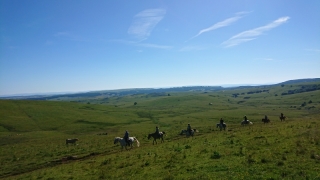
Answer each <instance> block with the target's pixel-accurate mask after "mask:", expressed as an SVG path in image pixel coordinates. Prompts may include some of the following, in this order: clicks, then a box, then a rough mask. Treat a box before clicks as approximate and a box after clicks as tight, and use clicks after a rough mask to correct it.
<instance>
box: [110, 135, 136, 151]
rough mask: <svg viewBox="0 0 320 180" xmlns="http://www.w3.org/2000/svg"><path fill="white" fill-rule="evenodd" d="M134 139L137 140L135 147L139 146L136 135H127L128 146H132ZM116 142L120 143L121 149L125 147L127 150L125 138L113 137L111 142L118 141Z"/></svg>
mask: <svg viewBox="0 0 320 180" xmlns="http://www.w3.org/2000/svg"><path fill="white" fill-rule="evenodd" d="M135 141H137V147H139V146H140V142H139V141H138V139H137V138H136V137H129V146H130V147H131V148H132V147H133V143H134V142H135ZM118 142H119V143H120V145H121V147H122V149H123V147H125V148H126V150H128V149H127V142H126V140H125V139H123V138H121V137H115V138H114V142H113V144H116V143H118Z"/></svg>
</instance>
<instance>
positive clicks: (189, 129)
mask: <svg viewBox="0 0 320 180" xmlns="http://www.w3.org/2000/svg"><path fill="white" fill-rule="evenodd" d="M187 131H188V132H189V134H191V126H190V124H188V127H187Z"/></svg>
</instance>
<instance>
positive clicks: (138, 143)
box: [133, 137, 140, 147]
mask: <svg viewBox="0 0 320 180" xmlns="http://www.w3.org/2000/svg"><path fill="white" fill-rule="evenodd" d="M133 138H134V140H136V141H137V147H139V146H140V142H139V141H138V139H137V138H136V137H133Z"/></svg>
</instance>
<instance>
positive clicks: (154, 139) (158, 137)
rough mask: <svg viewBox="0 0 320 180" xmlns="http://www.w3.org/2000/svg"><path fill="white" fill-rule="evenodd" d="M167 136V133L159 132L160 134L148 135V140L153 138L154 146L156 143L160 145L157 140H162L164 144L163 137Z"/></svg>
mask: <svg viewBox="0 0 320 180" xmlns="http://www.w3.org/2000/svg"><path fill="white" fill-rule="evenodd" d="M165 134H166V133H165V132H159V134H158V133H151V134H148V139H150V138H151V137H153V142H152V143H153V144H154V142H156V144H158V143H157V139H161V143H162V142H164V140H163V136H164V135H165Z"/></svg>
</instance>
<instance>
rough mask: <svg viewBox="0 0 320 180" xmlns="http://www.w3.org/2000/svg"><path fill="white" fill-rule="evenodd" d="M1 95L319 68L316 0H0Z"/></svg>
mask: <svg viewBox="0 0 320 180" xmlns="http://www.w3.org/2000/svg"><path fill="white" fill-rule="evenodd" d="M0 13H1V14H0V95H12V94H22V93H47V92H79V91H92V90H110V89H123V88H152V87H176V86H192V85H208V86H214V85H222V84H268V83H279V82H283V81H287V80H291V79H302V78H319V77H320V23H319V19H320V1H313V0H312V1H304V0H295V1H292V0H269V1H256V0H230V1H219V0H203V1H195V0H193V1H192V0H189V1H186V0H174V1H172V0H153V1H150V0H141V1H136V0H132V1H124V0H117V1H106V0H94V1H87V0H69V1H64V0H56V1H49V0H42V1H39V0H28V1H20V0H10V1H9V0H0Z"/></svg>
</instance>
